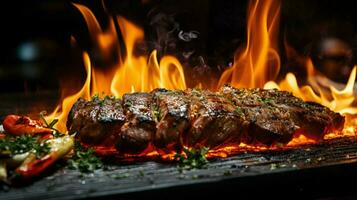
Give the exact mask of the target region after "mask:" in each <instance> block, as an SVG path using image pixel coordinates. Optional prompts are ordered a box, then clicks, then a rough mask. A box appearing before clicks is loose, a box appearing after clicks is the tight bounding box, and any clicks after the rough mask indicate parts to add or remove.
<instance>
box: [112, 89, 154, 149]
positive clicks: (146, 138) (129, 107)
mask: <svg viewBox="0 0 357 200" xmlns="http://www.w3.org/2000/svg"><path fill="white" fill-rule="evenodd" d="M151 102H152V95H151V94H150V93H138V92H137V93H131V94H125V95H124V96H123V107H124V113H125V115H126V122H125V124H124V125H123V126H122V128H121V132H120V136H119V139H118V141H117V145H116V147H117V149H118V150H119V152H122V153H129V154H138V153H141V152H143V151H144V150H145V149H146V148H147V147H148V146H149V144H150V142H151V141H152V139H153V136H154V134H155V131H156V127H155V126H156V122H155V118H154V116H153V113H152V110H151V106H152V105H151V104H152V103H151Z"/></svg>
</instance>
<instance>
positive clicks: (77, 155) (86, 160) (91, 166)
mask: <svg viewBox="0 0 357 200" xmlns="http://www.w3.org/2000/svg"><path fill="white" fill-rule="evenodd" d="M68 164H69V165H68V168H69V169H77V170H79V171H80V172H82V173H88V172H93V171H94V170H96V169H100V168H102V166H103V164H102V161H101V160H100V159H99V158H98V157H97V156H96V155H95V152H94V150H93V149H91V148H88V149H85V148H84V147H83V146H82V145H81V144H80V142H78V141H76V142H75V145H74V155H73V156H72V158H71V159H69V160H68Z"/></svg>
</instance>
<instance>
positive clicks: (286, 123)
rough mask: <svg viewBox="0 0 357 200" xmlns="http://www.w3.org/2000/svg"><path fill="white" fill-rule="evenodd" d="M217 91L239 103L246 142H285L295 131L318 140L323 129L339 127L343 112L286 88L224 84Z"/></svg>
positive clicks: (322, 134) (324, 132) (324, 131)
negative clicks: (246, 130) (246, 125)
mask: <svg viewBox="0 0 357 200" xmlns="http://www.w3.org/2000/svg"><path fill="white" fill-rule="evenodd" d="M220 92H221V93H222V94H223V95H225V96H226V97H227V98H229V99H231V100H232V101H233V102H234V103H235V105H236V106H238V107H240V108H241V109H242V111H243V112H244V115H245V116H246V118H247V120H248V121H249V122H250V129H249V134H248V135H247V136H246V137H245V140H246V142H247V143H254V142H255V141H257V142H261V143H263V144H267V145H270V144H272V143H274V142H275V143H276V142H279V143H287V142H289V141H290V140H291V139H292V137H293V135H294V134H295V133H297V132H298V133H303V134H304V135H305V136H308V137H310V138H313V139H315V140H320V139H323V136H324V135H325V134H326V133H328V132H330V131H334V130H341V129H342V128H343V123H344V117H343V116H341V115H340V114H338V113H335V112H333V111H331V110H330V109H328V108H327V107H324V106H322V105H319V104H317V103H311V102H304V101H303V100H301V99H299V98H297V97H295V96H293V95H292V94H291V93H290V92H286V91H278V90H276V89H270V90H264V89H236V88H233V87H231V86H228V85H225V86H223V87H222V88H221V90H220Z"/></svg>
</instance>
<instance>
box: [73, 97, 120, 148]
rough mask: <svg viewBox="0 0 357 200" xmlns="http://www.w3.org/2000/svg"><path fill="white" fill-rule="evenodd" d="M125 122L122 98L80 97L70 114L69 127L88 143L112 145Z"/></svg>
mask: <svg viewBox="0 0 357 200" xmlns="http://www.w3.org/2000/svg"><path fill="white" fill-rule="evenodd" d="M124 122H125V116H124V114H123V108H122V103H121V100H119V99H114V98H105V99H99V98H98V97H96V98H93V99H92V101H85V100H84V99H79V100H78V101H77V102H76V103H75V104H74V106H73V107H72V109H71V111H70V114H69V116H68V121H67V127H68V129H69V130H71V131H72V132H77V137H79V139H80V140H81V141H82V142H84V143H87V144H92V145H93V144H94V145H96V144H100V145H105V146H112V145H113V142H112V141H115V140H117V138H118V136H119V133H120V128H121V126H122V125H123V123H124Z"/></svg>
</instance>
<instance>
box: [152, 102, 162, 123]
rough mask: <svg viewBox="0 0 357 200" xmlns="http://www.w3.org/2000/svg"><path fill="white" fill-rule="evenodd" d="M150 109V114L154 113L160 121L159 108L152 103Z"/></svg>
mask: <svg viewBox="0 0 357 200" xmlns="http://www.w3.org/2000/svg"><path fill="white" fill-rule="evenodd" d="M151 111H152V114H153V115H154V117H155V119H156V120H157V121H160V118H161V114H160V111H159V108H158V107H157V106H156V105H152V106H151Z"/></svg>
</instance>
